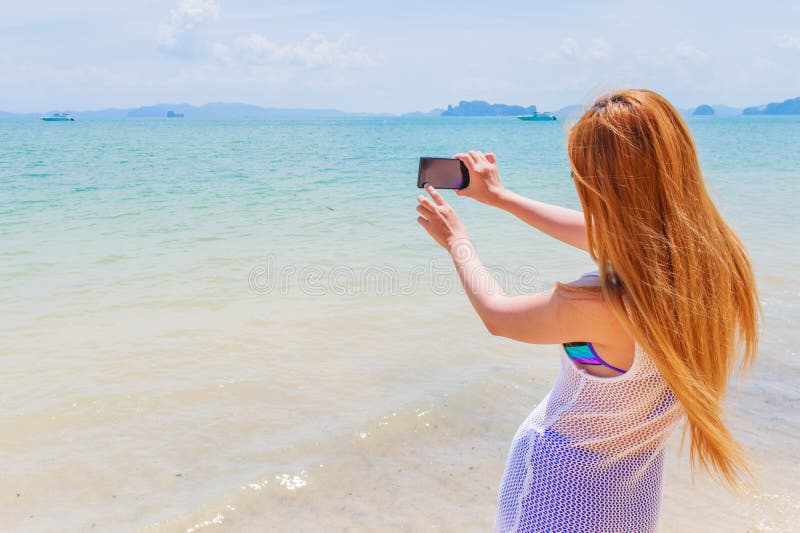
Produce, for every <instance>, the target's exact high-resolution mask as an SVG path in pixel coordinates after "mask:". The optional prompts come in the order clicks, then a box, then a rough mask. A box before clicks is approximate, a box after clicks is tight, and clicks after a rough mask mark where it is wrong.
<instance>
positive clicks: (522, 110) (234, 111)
mask: <svg viewBox="0 0 800 533" xmlns="http://www.w3.org/2000/svg"><path fill="white" fill-rule="evenodd" d="M585 110H586V105H585V104H584V105H578V104H575V105H568V106H565V107H562V108H561V109H558V110H557V111H555V115H556V117H558V120H561V121H565V120H566V121H569V120H573V119H577V118H579V117H580V115H581V114H582V113H583V112H584V111H585ZM709 110H710V112H709ZM536 111H538V109H537V107H536V106H535V105H529V106H527V107H525V106H521V105H511V104H490V103H489V102H487V101H484V100H462V101H460V102H459V103H458V105H455V106H453V105H448V106H447V109H442V108H437V109H432V110H430V111H416V112H412V113H402V114H397V113H350V112H347V111H341V110H339V109H307V108H278V107H261V106H257V105H252V104H242V103H232V102H212V103H209V104H204V105H201V106H195V105H191V104H185V103H184V104H156V105H149V106H141V107H136V108H128V109H119V108H110V109H101V110H90V111H76V110H70V109H67V110H65V111H64V112H66V113H69V114H71V115H73V116H75V117H76V118H79V119H92V120H121V119H125V118H136V119H141V118H148V119H151V118H152V119H164V118H181V117H188V118H191V119H200V120H281V119H312V120H313V119H331V118H334V119H336V118H384V117H386V118H388V117H401V118H433V117H509V116H518V115H532V114H533V113H535V112H536ZM679 111H680V113H681V114H682V115H684V116H692V115H696V116H712V115H713V116H715V117H733V116H741V115H799V114H800V97H797V98H790V99H788V100H785V101H783V102H774V103H770V104H765V105H761V106H754V107H747V108H745V109H744V110H742V109H741V108H737V107H731V106H726V105H722V104H713V105H708V104H703V105H700V106H698V107H696V108H688V109H679ZM51 113H53V111H52V110H51V111H45V112H44V113H42V112H37V113H14V112H9V111H0V119H6V118H7V119H38V118H39V117H41V116H43V115H50V114H51Z"/></svg>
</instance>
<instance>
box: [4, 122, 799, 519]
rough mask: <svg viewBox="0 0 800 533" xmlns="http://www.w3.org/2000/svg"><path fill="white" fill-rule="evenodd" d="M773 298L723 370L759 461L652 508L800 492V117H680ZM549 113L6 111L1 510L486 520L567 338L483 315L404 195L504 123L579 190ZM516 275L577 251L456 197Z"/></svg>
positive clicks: (679, 461) (506, 147)
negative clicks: (527, 341)
mask: <svg viewBox="0 0 800 533" xmlns="http://www.w3.org/2000/svg"><path fill="white" fill-rule="evenodd" d="M690 127H691V128H692V131H693V133H694V134H695V137H696V141H697V143H698V147H699V150H700V155H701V162H702V164H703V168H704V171H705V174H706V178H707V180H708V182H709V184H710V186H711V187H712V188H713V189H714V194H715V198H716V199H717V201H718V205H719V206H720V209H721V211H722V212H723V214H724V215H725V216H726V218H727V219H728V220H729V222H730V223H731V225H732V226H733V227H734V229H736V230H737V231H738V232H739V233H740V235H741V236H742V238H743V239H744V241H745V244H746V245H747V246H748V248H749V250H750V252H751V254H752V257H753V260H754V263H755V265H756V271H757V275H758V283H759V287H760V290H761V299H762V303H763V306H764V314H765V323H764V331H763V338H762V342H761V346H760V358H759V361H758V363H757V364H756V367H755V369H754V370H753V372H752V373H751V374H749V375H748V376H747V377H746V378H745V379H744V380H743V381H742V382H741V383H740V384H739V385H738V386H736V387H735V389H734V390H732V392H731V401H730V404H729V405H730V414H731V420H732V424H733V427H734V429H735V432H736V435H737V436H738V437H739V438H740V440H741V441H742V442H743V443H744V444H745V446H746V447H747V448H748V450H750V452H751V453H752V456H753V458H754V463H755V464H756V466H757V469H758V473H759V481H760V484H759V486H758V488H757V489H756V490H753V491H750V492H749V493H747V494H745V495H742V496H736V495H733V494H729V493H727V492H726V491H725V490H724V489H722V488H721V487H719V486H718V485H714V484H713V483H711V482H709V481H708V480H707V479H705V478H704V477H703V476H702V475H700V476H698V478H697V480H696V483H695V484H694V485H692V482H691V477H690V473H689V469H688V465H687V464H686V463H687V461H686V457H685V454H683V455H682V456H680V457H679V456H678V444H679V442H678V441H679V439H678V438H677V437H678V436H676V439H675V442H673V443H672V445H671V447H672V449H671V451H670V454H669V456H668V466H667V472H666V484H665V496H664V507H663V513H662V531H676V532H677V531H709V532H710V531H720V530H724V531H736V532H738V531H741V532H744V531H790V530H791V528H793V527H795V524H796V523H797V521H798V519H800V507H799V506H798V503H797V502H798V501H800V467H798V462H797V455H796V453H793V451H792V450H793V449H794V446H795V443H796V442H797V441H798V438H799V437H800V421H799V420H798V414H797V413H798V412H800V409H798V407H799V406H800V393H798V389H797V386H796V383H797V382H798V380H799V379H800V363H798V360H800V359H799V358H798V350H797V346H798V345H800V334H798V324H800V320H799V319H800V310H798V301H799V300H800V298H798V296H800V288H798V284H797V281H798V277H799V274H800V253H798V249H797V246H796V240H797V239H796V228H797V227H798V222H800V220H799V219H798V215H797V214H796V210H795V209H793V207H792V205H791V199H793V198H797V197H798V193H800V153H798V151H797V149H796V147H797V146H798V143H799V142H800V119H799V118H793V117H738V118H713V119H690ZM564 142H565V136H564V129H563V127H562V126H561V125H559V124H547V123H545V124H537V123H523V122H520V121H517V120H513V119H417V120H404V119H385V120H384V119H360V120H327V121H281V122H270V123H265V122H221V121H218V122H213V121H209V122H205V121H192V120H126V121H119V122H113V121H96V122H91V121H79V122H75V123H65V124H59V123H53V124H46V123H41V122H36V121H17V120H4V121H0V244H1V245H2V246H0V256H1V257H2V260H0V312H1V313H2V317H3V326H2V328H0V358H1V359H0V360H1V361H2V370H1V371H0V372H1V373H0V376H2V384H3V386H2V388H0V405H2V411H1V412H2V414H1V415H0V431H2V435H3V436H4V438H3V441H2V444H0V464H2V465H3V466H2V475H0V529H2V530H14V531H57V530H59V531H60V530H69V531H84V530H102V531H108V530H120V531H131V530H146V531H197V530H214V529H229V530H234V531H239V530H245V531H249V530H287V529H298V530H319V529H326V530H393V529H408V530H415V531H416V530H421V529H428V530H434V531H437V530H441V531H449V530H470V529H476V530H481V529H482V530H486V529H488V528H490V527H491V523H492V520H493V517H494V506H495V503H494V499H495V494H496V491H497V486H498V484H499V481H500V475H501V473H502V468H503V463H504V460H505V454H506V453H507V449H508V445H509V443H510V440H511V436H512V435H513V433H514V431H515V429H516V427H517V425H518V424H519V423H520V422H521V421H522V420H523V419H524V418H525V416H526V415H527V414H528V412H529V411H530V410H531V409H532V408H533V407H534V406H535V405H536V403H537V402H538V401H539V399H541V398H542V396H543V395H544V394H545V393H546V392H547V390H548V388H549V386H550V384H551V382H552V380H553V378H554V376H555V373H556V372H557V368H558V360H557V355H556V353H557V352H556V350H555V349H554V348H553V347H540V346H528V345H523V344H517V343H513V342H510V341H505V340H500V339H496V338H493V337H491V336H489V335H488V334H487V333H485V331H483V329H482V326H481V324H480V322H479V320H478V319H477V318H476V317H475V316H474V315H473V313H472V311H471V308H470V306H469V303H468V301H467V299H466V298H465V296H464V295H463V294H460V292H461V291H460V289H458V286H457V284H456V278H455V276H454V273H453V271H452V269H451V267H450V266H449V265H450V264H449V261H448V259H447V257H446V256H445V254H444V252H442V251H441V250H440V249H438V248H436V247H435V245H434V244H433V242H432V241H430V239H429V237H428V236H427V235H425V234H424V232H422V230H421V229H420V228H419V227H418V226H417V224H416V222H415V220H414V219H415V218H416V212H415V211H414V207H415V204H416V202H415V195H416V189H415V179H416V176H415V173H416V158H417V157H418V156H419V155H445V156H446V155H450V154H452V153H455V152H457V151H460V150H463V149H468V148H479V149H485V150H487V151H488V150H494V151H495V152H496V153H497V155H498V158H499V160H500V167H501V173H502V176H503V178H504V181H505V182H506V184H507V185H508V186H509V187H511V188H513V189H515V190H517V191H519V192H521V193H524V194H528V195H531V196H534V197H536V198H538V199H541V200H544V201H550V202H556V203H560V204H563V205H568V206H572V207H577V205H578V202H577V198H576V195H575V192H574V190H572V185H571V180H570V178H569V172H568V166H567V161H566V154H565V150H564ZM453 203H454V205H456V207H457V209H458V210H459V213H460V214H461V215H462V218H463V219H464V221H465V223H466V225H467V227H468V228H469V230H470V233H471V235H472V237H473V239H474V240H475V242H476V243H477V247H478V250H479V252H480V253H481V255H482V257H483V259H484V261H486V262H487V263H488V264H490V265H492V266H494V267H495V268H496V272H497V274H498V275H499V276H501V279H502V280H503V282H504V285H506V286H507V288H508V289H509V290H511V291H515V292H530V291H536V290H541V289H542V288H543V287H546V286H548V285H549V284H551V283H552V282H553V281H555V280H562V281H564V280H569V279H572V278H574V277H575V276H577V275H579V274H580V273H581V272H584V271H586V270H589V269H591V268H592V265H591V263H590V262H589V260H588V258H587V257H585V256H584V255H583V254H581V253H580V252H578V251H576V250H572V249H569V248H567V247H566V246H564V245H561V244H559V243H556V242H554V241H552V240H550V239H549V238H547V237H545V236H542V235H540V234H537V233H536V232H535V231H534V230H531V229H529V228H526V227H525V226H523V225H522V224H521V223H519V222H517V221H515V220H514V219H513V218H512V217H510V216H509V215H506V214H504V213H500V212H496V211H493V210H491V209H490V208H487V207H484V206H480V205H477V204H475V203H474V202H471V201H469V200H467V199H460V198H455V197H454V198H453Z"/></svg>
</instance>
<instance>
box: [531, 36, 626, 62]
mask: <svg viewBox="0 0 800 533" xmlns="http://www.w3.org/2000/svg"><path fill="white" fill-rule="evenodd" d="M613 55H614V53H613V48H612V47H611V45H610V44H609V42H608V41H606V40H605V39H603V38H595V39H592V40H591V41H589V43H588V44H586V45H581V44H580V43H579V42H578V40H577V39H575V38H574V37H565V38H564V39H562V40H561V44H560V45H559V47H558V51H556V52H555V53H551V54H548V55H546V59H548V60H550V61H561V60H564V59H572V60H576V61H609V60H610V59H611V58H612V57H613Z"/></svg>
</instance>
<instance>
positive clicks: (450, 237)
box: [417, 185, 469, 251]
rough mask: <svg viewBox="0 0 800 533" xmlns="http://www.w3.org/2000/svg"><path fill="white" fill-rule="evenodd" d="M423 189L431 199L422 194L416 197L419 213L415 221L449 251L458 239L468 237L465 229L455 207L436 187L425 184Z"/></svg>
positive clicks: (461, 239) (462, 239)
mask: <svg viewBox="0 0 800 533" xmlns="http://www.w3.org/2000/svg"><path fill="white" fill-rule="evenodd" d="M425 190H426V191H428V194H430V195H431V199H432V200H431V199H428V198H427V197H425V196H424V195H422V194H420V195H419V196H418V197H417V200H419V205H418V206H417V213H419V214H420V215H421V216H419V217H417V222H419V224H420V225H421V226H422V227H423V228H425V231H427V232H428V235H430V236H431V237H433V240H435V241H436V242H437V243H439V245H440V246H441V247H442V248H444V249H445V250H447V251H451V250H452V249H453V247H454V246H455V245H456V244H458V243H459V242H460V241H464V240H465V239H468V238H469V237H468V236H467V229H466V228H465V227H464V225H463V224H462V223H461V220H460V219H459V218H458V215H457V214H456V211H455V209H453V208H452V207H450V204H448V203H447V202H445V201H444V198H442V196H441V195H440V194H439V193H438V192H437V191H436V189H434V188H433V187H431V186H430V185H426V186H425Z"/></svg>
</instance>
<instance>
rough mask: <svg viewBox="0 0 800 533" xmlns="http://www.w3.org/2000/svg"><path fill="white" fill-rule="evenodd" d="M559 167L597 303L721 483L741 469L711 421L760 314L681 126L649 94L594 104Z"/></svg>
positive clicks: (724, 434) (749, 273) (749, 350)
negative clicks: (652, 371)
mask: <svg viewBox="0 0 800 533" xmlns="http://www.w3.org/2000/svg"><path fill="white" fill-rule="evenodd" d="M568 151H569V159H570V163H571V166H572V173H573V179H574V181H575V187H576V188H577V191H578V196H579V197H580V201H581V204H582V206H583V213H584V217H585V219H586V228H587V236H588V245H589V253H590V254H591V256H592V259H594V260H595V262H597V264H598V267H599V269H600V279H601V286H600V291H601V293H602V295H603V297H604V298H605V299H606V300H607V301H608V302H609V303H610V305H611V309H612V310H613V312H614V315H615V316H616V317H617V318H618V319H619V320H620V322H621V323H622V324H623V326H624V327H625V328H626V330H627V331H628V333H629V334H630V335H631V336H632V337H633V338H634V340H635V341H636V342H638V343H639V344H640V346H641V347H642V348H643V349H644V351H645V352H647V353H648V354H649V355H650V357H651V358H652V360H653V362H654V363H655V365H656V366H657V367H658V369H659V371H660V372H661V374H662V375H663V377H664V379H665V380H666V381H667V383H668V384H669V386H670V388H671V389H672V391H673V393H674V394H675V396H676V398H677V399H678V401H680V403H681V405H682V406H683V408H684V410H685V412H686V417H687V425H686V428H685V433H684V437H685V436H686V433H688V435H689V437H690V458H691V465H692V469H693V470H694V469H695V468H696V466H697V464H698V462H699V463H700V464H702V465H703V466H704V467H705V468H706V469H707V470H708V471H709V472H710V473H712V474H714V475H717V476H718V477H719V478H721V479H722V480H724V481H726V482H728V483H729V484H731V485H734V486H736V485H739V484H740V482H741V481H743V480H744V479H745V478H746V477H749V474H750V470H749V468H748V466H747V462H746V461H745V458H744V455H743V452H742V449H741V447H740V446H739V445H738V444H737V443H736V442H735V441H734V439H733V436H732V435H731V433H730V431H729V430H728V428H727V427H726V426H725V424H724V422H723V416H722V414H723V408H722V403H723V399H724V396H725V392H726V388H727V384H728V380H729V378H730V376H731V373H732V370H733V368H734V366H735V364H736V360H737V351H738V350H737V348H738V347H739V346H742V347H743V366H744V367H745V368H747V367H748V366H749V365H751V364H752V362H753V360H754V358H755V356H756V347H757V341H758V323H759V317H760V305H759V302H758V295H757V292H756V286H755V279H754V275H753V269H752V266H751V264H750V260H749V258H748V256H747V252H746V251H745V248H744V246H743V245H742V242H741V241H740V240H739V238H738V237H737V235H736V234H735V233H734V232H733V231H732V230H731V228H729V227H728V225H727V224H726V223H725V221H724V220H723V219H722V217H721V216H720V214H719V212H718V211H717V209H716V207H715V206H714V203H713V202H712V201H711V198H710V197H709V195H708V192H707V190H706V186H705V183H704V180H703V176H702V174H701V172H700V165H699V163H698V160H697V153H696V150H695V146H694V142H693V140H692V137H691V135H690V133H689V129H688V127H687V126H686V124H685V122H684V121H683V119H682V118H681V116H680V115H679V114H678V112H677V111H676V110H675V109H674V108H673V107H672V106H671V105H670V103H669V102H667V100H666V99H664V98H663V97H661V96H660V95H658V94H656V93H654V92H652V91H646V90H623V91H617V92H614V93H611V94H608V95H606V96H603V97H601V98H599V99H598V100H597V101H596V102H595V103H594V105H593V106H592V107H591V108H590V109H589V110H588V111H586V113H585V114H584V115H583V116H582V117H581V118H580V120H579V121H578V122H577V123H576V124H575V126H573V127H572V129H571V130H570V132H569V140H568Z"/></svg>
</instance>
